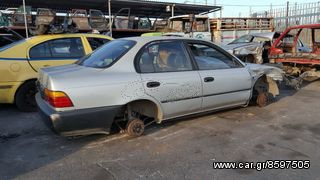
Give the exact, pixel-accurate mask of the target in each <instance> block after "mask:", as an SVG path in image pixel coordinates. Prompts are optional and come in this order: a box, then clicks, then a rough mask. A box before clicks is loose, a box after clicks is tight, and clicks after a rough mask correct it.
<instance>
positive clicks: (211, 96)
mask: <svg viewBox="0 0 320 180" xmlns="http://www.w3.org/2000/svg"><path fill="white" fill-rule="evenodd" d="M187 44H188V47H189V50H190V53H191V54H192V56H193V59H194V61H195V62H196V64H197V66H198V68H199V74H200V77H201V82H202V86H203V103H202V110H211V109H218V108H223V107H230V106H236V105H241V104H245V103H246V102H247V100H248V99H249V97H250V92H251V86H252V78H251V75H250V74H249V72H248V70H247V69H246V68H245V67H244V65H243V64H241V63H240V62H239V61H238V60H237V59H235V58H234V57H233V56H231V55H230V54H228V53H227V52H225V51H224V50H222V49H221V48H219V47H218V46H215V45H213V44H211V43H206V42H200V41H189V42H188V43H187Z"/></svg>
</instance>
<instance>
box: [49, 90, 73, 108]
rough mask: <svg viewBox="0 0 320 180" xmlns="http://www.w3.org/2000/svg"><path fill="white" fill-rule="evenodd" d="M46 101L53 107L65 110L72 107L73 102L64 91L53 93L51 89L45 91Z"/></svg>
mask: <svg viewBox="0 0 320 180" xmlns="http://www.w3.org/2000/svg"><path fill="white" fill-rule="evenodd" d="M44 99H45V100H46V101H47V102H48V103H49V104H50V105H51V106H53V107H56V108H64V107H72V106H73V104H72V101H71V100H70V98H69V97H68V96H67V95H66V93H64V92H62V91H51V90H49V89H44Z"/></svg>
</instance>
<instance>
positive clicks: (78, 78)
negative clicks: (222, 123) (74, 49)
mask: <svg viewBox="0 0 320 180" xmlns="http://www.w3.org/2000/svg"><path fill="white" fill-rule="evenodd" d="M126 39H131V40H134V41H136V42H137V44H136V45H135V46H134V47H133V48H132V49H131V50H129V52H128V53H127V54H125V55H124V56H123V57H122V58H120V59H119V60H118V61H117V62H116V63H115V64H114V65H112V66H111V67H109V68H106V69H97V68H89V67H84V66H79V65H76V64H72V65H66V66H60V67H51V68H45V69H41V70H40V75H39V82H40V84H41V86H43V88H44V87H47V88H48V89H50V90H57V91H63V92H65V93H66V94H67V95H68V96H69V97H70V99H71V100H72V102H73V104H74V107H72V108H55V110H57V111H68V110H72V109H86V108H93V107H104V106H115V105H125V104H127V103H129V102H132V101H135V100H149V101H152V102H154V103H155V104H156V105H157V107H158V111H159V113H158V117H156V119H157V120H158V122H161V120H164V119H169V118H173V117H178V116H183V115H186V114H192V113H194V112H201V111H206V110H208V109H218V108H224V107H231V106H232V107H233V106H238V105H245V104H246V103H247V102H248V101H249V99H250V95H251V90H248V89H250V88H251V89H252V86H253V83H254V81H253V80H252V79H255V78H254V77H253V76H258V73H256V74H254V73H251V76H250V75H249V72H248V70H247V68H249V69H250V67H246V68H238V69H230V70H213V71H212V72H205V71H199V72H198V71H189V72H178V73H154V74H139V73H137V72H136V70H135V68H134V58H135V56H136V54H137V52H138V51H139V50H140V49H141V48H142V47H143V46H144V45H145V44H147V43H149V42H152V41H155V40H166V39H177V37H175V38H170V37H137V38H126ZM183 39H186V38H183ZM239 61H240V60H239ZM242 64H243V63H242ZM264 69H269V68H268V67H265V68H264V66H262V65H261V67H260V71H261V73H262V74H263V73H265V71H264ZM206 75H213V76H215V78H217V79H216V81H215V82H214V84H213V85H212V86H207V85H204V83H203V80H202V79H203V77H204V76H206ZM259 75H260V74H259ZM200 77H201V78H200ZM251 78H252V79H251ZM177 79H178V80H177ZM153 80H159V81H161V83H162V84H161V89H156V88H155V89H149V90H147V89H146V88H145V85H146V82H148V81H153ZM237 90H243V91H241V92H236V93H226V92H232V91H237ZM203 93H205V94H206V93H212V94H216V93H226V94H225V95H218V96H216V97H214V98H201V96H202V95H203ZM198 96H199V97H200V98H197V97H198ZM170 99H172V100H173V99H185V100H181V101H174V102H170V101H168V102H161V101H165V100H170ZM202 101H203V102H202Z"/></svg>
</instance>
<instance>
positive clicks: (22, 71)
mask: <svg viewBox="0 0 320 180" xmlns="http://www.w3.org/2000/svg"><path fill="white" fill-rule="evenodd" d="M72 37H79V38H81V40H82V43H83V47H84V50H85V54H89V53H91V52H92V49H91V46H90V44H89V43H88V42H87V40H86V37H97V38H104V39H110V38H109V37H107V36H104V35H98V34H61V35H41V36H34V37H31V38H28V39H25V40H22V41H21V42H16V44H14V43H13V44H12V46H11V47H10V48H7V49H1V48H0V74H1V77H0V83H1V84H5V85H0V89H1V86H2V87H3V86H7V85H9V86H11V87H12V89H10V88H2V90H1V91H3V93H1V94H2V95H4V96H5V97H2V98H0V103H14V96H15V93H16V90H17V89H18V88H17V87H16V86H17V85H18V87H19V86H20V85H21V84H23V83H24V82H26V81H28V80H35V79H37V77H38V73H37V71H38V70H39V69H40V68H42V67H47V66H59V65H64V64H70V63H73V62H75V61H76V60H78V59H63V58H43V59H42V58H38V59H37V58H36V59H32V58H29V50H30V48H31V47H33V46H35V45H37V44H39V43H42V42H45V41H48V40H53V39H60V38H72ZM110 40H111V39H110ZM9 86H7V87H9Z"/></svg>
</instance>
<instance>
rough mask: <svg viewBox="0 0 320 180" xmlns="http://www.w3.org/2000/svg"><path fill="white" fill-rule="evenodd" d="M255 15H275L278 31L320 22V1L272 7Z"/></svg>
mask: <svg viewBox="0 0 320 180" xmlns="http://www.w3.org/2000/svg"><path fill="white" fill-rule="evenodd" d="M251 16H253V17H273V18H274V25H275V28H276V30H277V31H283V30H284V29H285V28H286V27H287V26H294V25H301V24H315V23H320V1H319V2H314V3H304V4H297V3H295V4H293V5H292V4H291V5H289V4H288V6H287V7H284V8H278V9H272V5H271V6H270V9H269V10H267V11H263V12H257V13H253V14H252V15H251Z"/></svg>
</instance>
